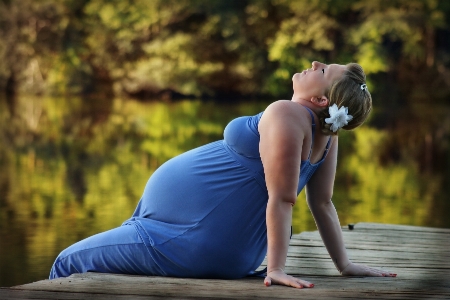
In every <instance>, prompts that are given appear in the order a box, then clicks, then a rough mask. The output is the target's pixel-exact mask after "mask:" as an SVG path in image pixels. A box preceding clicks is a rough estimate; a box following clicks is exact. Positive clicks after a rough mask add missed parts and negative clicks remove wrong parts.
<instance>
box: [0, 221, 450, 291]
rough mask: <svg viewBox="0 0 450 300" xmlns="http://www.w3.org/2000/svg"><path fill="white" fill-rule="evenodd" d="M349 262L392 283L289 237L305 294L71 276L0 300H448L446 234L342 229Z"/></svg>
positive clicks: (238, 284)
mask: <svg viewBox="0 0 450 300" xmlns="http://www.w3.org/2000/svg"><path fill="white" fill-rule="evenodd" d="M343 233H344V239H345V242H346V245H347V249H348V252H349V255H350V257H351V258H352V260H353V261H355V262H360V263H365V264H369V265H371V266H373V267H380V268H384V269H386V270H389V271H392V272H394V273H397V274H398V276H397V277H396V278H384V277H377V278H374V277H372V278H362V277H342V276H340V275H339V274H338V273H337V271H336V269H335V268H334V265H333V264H332V262H331V260H330V258H329V256H328V254H327V252H326V250H325V248H324V246H323V243H322V241H321V239H320V236H319V234H318V232H303V233H301V234H299V235H294V236H293V237H292V240H291V245H290V248H289V254H288V261H287V268H286V271H287V272H288V273H290V274H295V275H297V276H298V277H300V278H303V279H305V280H309V281H311V282H313V283H314V284H315V287H314V288H312V289H301V290H300V289H294V288H287V287H281V286H271V287H265V286H264V285H263V279H262V278H245V279H240V280H206V279H184V278H165V277H151V276H148V277H147V276H131V275H116V274H100V273H87V274H76V275H72V276H70V277H67V278H61V279H56V280H42V281H38V282H34V283H30V284H25V285H20V286H15V287H11V288H3V289H0V299H5V298H8V299H94V298H95V299H160V298H161V299H162V298H164V299H167V298H176V299H198V298H202V299H213V298H215V299H217V298H221V299H227V298H228V299H250V298H251V299H254V298H266V299H298V298H302V299H450V252H449V250H450V229H437V228H427V227H414V226H398V225H384V224H372V223H358V224H356V225H355V229H354V230H348V229H346V228H343Z"/></svg>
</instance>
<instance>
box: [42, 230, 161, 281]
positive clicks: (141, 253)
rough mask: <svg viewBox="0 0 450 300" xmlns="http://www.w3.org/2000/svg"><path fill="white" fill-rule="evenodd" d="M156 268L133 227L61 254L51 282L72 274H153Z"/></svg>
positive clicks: (99, 236) (98, 236) (102, 235)
mask: <svg viewBox="0 0 450 300" xmlns="http://www.w3.org/2000/svg"><path fill="white" fill-rule="evenodd" d="M155 269H157V266H156V265H155V263H154V261H153V259H152V258H151V256H150V254H149V252H148V250H147V248H146V246H145V245H144V243H143V242H142V240H141V238H140V237H139V235H138V233H137V232H136V229H135V228H134V226H132V225H124V226H121V227H118V228H115V229H111V230H109V231H106V232H102V233H99V234H96V235H93V236H91V237H88V238H86V239H84V240H82V241H79V242H78V243H75V244H73V245H72V246H70V247H68V248H67V249H65V250H64V251H62V252H61V253H60V254H59V256H58V257H57V258H56V260H55V263H54V264H53V267H52V269H51V271H50V279H54V278H58V277H67V276H70V275H71V274H73V273H85V272H100V273H120V274H143V275H144V274H145V275H152V274H154V271H155Z"/></svg>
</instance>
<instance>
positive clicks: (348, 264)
mask: <svg viewBox="0 0 450 300" xmlns="http://www.w3.org/2000/svg"><path fill="white" fill-rule="evenodd" d="M351 264H352V262H351V261H348V263H347V264H346V265H345V266H344V267H343V268H338V271H339V273H340V274H341V275H342V273H343V272H344V271H345V269H347V267H348V266H350V265H351Z"/></svg>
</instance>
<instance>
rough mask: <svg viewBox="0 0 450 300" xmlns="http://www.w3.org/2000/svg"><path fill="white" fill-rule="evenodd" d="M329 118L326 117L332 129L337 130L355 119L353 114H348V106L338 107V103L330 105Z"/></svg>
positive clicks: (326, 121)
mask: <svg viewBox="0 0 450 300" xmlns="http://www.w3.org/2000/svg"><path fill="white" fill-rule="evenodd" d="M328 113H329V114H330V117H329V118H326V119H325V123H327V124H331V130H332V131H333V132H336V131H337V130H338V129H339V128H342V127H343V126H345V125H347V124H348V122H349V121H351V120H352V119H353V116H351V115H349V114H348V108H347V107H345V106H342V107H341V108H339V109H338V107H337V105H336V103H335V104H333V105H332V106H330V107H328Z"/></svg>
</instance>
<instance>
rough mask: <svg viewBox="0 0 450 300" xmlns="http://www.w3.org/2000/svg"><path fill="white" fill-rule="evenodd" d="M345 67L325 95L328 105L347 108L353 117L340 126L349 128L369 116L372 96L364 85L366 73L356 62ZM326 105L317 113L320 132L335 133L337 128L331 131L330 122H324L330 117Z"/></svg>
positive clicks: (354, 126)
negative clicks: (339, 77) (341, 74)
mask: <svg viewBox="0 0 450 300" xmlns="http://www.w3.org/2000/svg"><path fill="white" fill-rule="evenodd" d="M346 67H347V70H345V71H344V74H343V76H342V77H341V79H339V80H337V81H335V82H334V83H333V84H332V85H331V87H330V89H329V90H328V91H327V92H326V95H325V96H326V97H327V98H328V100H329V103H328V107H329V106H331V105H333V104H336V105H337V106H338V108H341V107H342V106H345V107H347V108H348V114H349V115H351V116H353V119H352V120H351V121H349V122H348V124H347V125H345V126H343V127H342V128H343V129H345V130H351V129H354V128H356V127H358V126H359V125H361V124H362V123H364V121H365V120H366V119H367V117H368V116H369V113H370V111H371V110H372V96H371V95H370V92H369V90H368V89H367V88H366V87H365V84H366V75H365V74H364V71H363V69H362V67H361V66H360V65H358V64H356V63H350V64H347V65H346ZM328 107H327V108H325V109H324V110H322V111H321V112H320V113H319V115H318V117H319V120H320V123H321V124H322V126H321V127H322V132H323V133H324V134H326V135H336V134H337V133H338V131H339V130H338V131H336V132H333V131H332V130H331V129H330V127H331V124H327V123H326V122H325V119H326V118H329V117H330V114H329V113H328Z"/></svg>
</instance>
